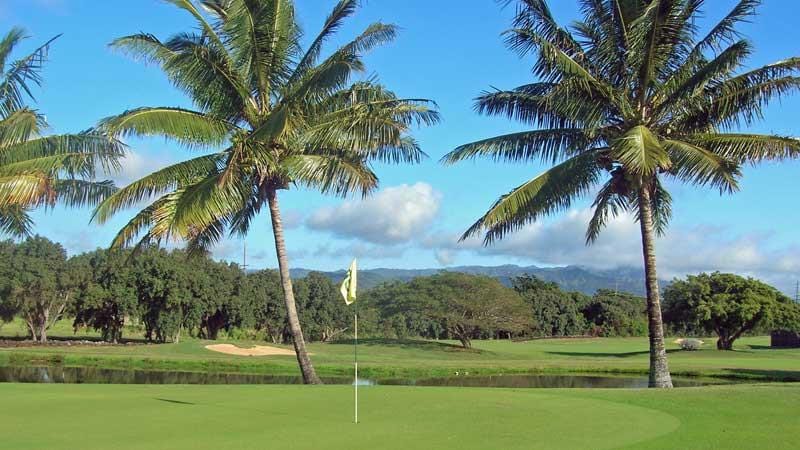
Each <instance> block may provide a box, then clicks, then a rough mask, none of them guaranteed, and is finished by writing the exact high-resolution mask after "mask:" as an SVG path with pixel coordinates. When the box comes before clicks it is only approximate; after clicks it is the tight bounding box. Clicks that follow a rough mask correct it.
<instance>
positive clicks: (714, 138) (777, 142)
mask: <svg viewBox="0 0 800 450" xmlns="http://www.w3.org/2000/svg"><path fill="white" fill-rule="evenodd" d="M693 139H694V142H695V143H696V144H697V145H702V146H705V147H707V148H708V149H709V150H710V151H713V152H714V153H715V154H718V155H720V156H721V157H723V158H729V159H731V160H733V161H737V162H740V163H743V162H750V163H753V164H755V163H758V162H761V161H764V160H782V159H786V158H798V157H800V139H798V138H794V137H788V136H774V135H766V134H747V133H713V134H698V135H695V136H693Z"/></svg>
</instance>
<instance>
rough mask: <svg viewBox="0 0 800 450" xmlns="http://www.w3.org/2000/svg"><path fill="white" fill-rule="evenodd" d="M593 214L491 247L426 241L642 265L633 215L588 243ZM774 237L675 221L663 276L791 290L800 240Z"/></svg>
mask: <svg viewBox="0 0 800 450" xmlns="http://www.w3.org/2000/svg"><path fill="white" fill-rule="evenodd" d="M590 217H591V211H590V210H589V209H583V210H573V211H570V212H568V213H567V214H566V215H564V216H561V217H560V218H559V219H557V220H555V221H553V222H549V223H535V224H531V225H528V226H526V227H524V228H523V229H521V230H519V231H517V232H516V233H512V234H509V235H507V236H506V237H505V238H504V239H503V240H502V241H498V242H496V243H494V244H493V245H492V246H490V247H483V246H481V242H480V238H472V239H469V240H467V241H465V242H461V243H459V242H457V237H458V235H457V234H447V233H439V234H433V235H430V236H428V237H427V238H426V239H424V240H423V241H422V245H423V247H425V248H430V249H432V250H434V256H436V258H437V259H439V258H440V254H441V253H442V252H445V255H446V256H445V260H447V261H451V260H452V259H454V258H455V256H454V255H455V254H457V253H459V252H473V253H476V254H479V255H481V254H482V255H494V256H506V257H510V258H513V259H516V260H519V261H523V262H526V263H534V264H547V265H583V266H588V267H594V268H601V269H609V268H614V267H641V265H642V250H641V236H640V232H639V225H638V223H636V222H635V221H634V220H633V217H632V216H630V215H624V216H620V217H617V218H616V219H613V220H611V221H610V222H609V224H608V226H607V227H606V229H605V230H604V231H603V233H602V234H601V235H600V238H599V239H598V240H597V242H595V243H594V244H593V245H589V246H587V245H585V232H586V227H587V224H588V222H589V219H590ZM771 237H772V236H771V235H770V234H763V233H762V234H748V235H734V234H732V233H731V232H730V231H729V230H728V229H726V228H725V227H719V226H706V225H698V226H692V227H677V226H675V227H672V228H670V229H669V230H668V231H667V234H666V235H665V236H663V237H661V238H659V239H658V240H657V242H656V253H657V256H658V270H659V277H660V278H667V279H669V278H672V277H680V276H684V275H686V274H689V273H697V272H704V271H706V272H707V271H716V270H718V271H723V272H733V273H738V274H742V275H747V276H753V277H757V278H761V279H763V280H765V281H767V282H769V283H772V284H774V285H775V286H776V287H778V288H779V289H782V290H784V291H787V292H788V291H790V290H791V289H793V288H792V286H794V283H795V281H794V280H796V279H797V278H798V277H800V246H798V245H793V246H790V247H789V248H785V247H784V248H775V246H774V245H773V244H772V242H771ZM440 262H441V261H440Z"/></svg>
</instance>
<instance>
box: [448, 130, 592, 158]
mask: <svg viewBox="0 0 800 450" xmlns="http://www.w3.org/2000/svg"><path fill="white" fill-rule="evenodd" d="M594 141H595V139H592V138H590V137H589V136H587V135H586V132H585V131H584V130H582V129H578V128H562V129H543V130H533V131H522V132H519V133H511V134H506V135H502V136H496V137H493V138H489V139H483V140H480V141H476V142H471V143H469V144H464V145H461V146H459V147H456V149H455V150H453V151H452V152H450V153H448V154H446V155H445V156H444V157H443V158H442V161H441V162H442V163H444V164H455V163H457V162H459V161H463V160H466V159H471V158H476V157H489V158H491V159H492V160H493V161H496V162H497V161H505V162H528V161H533V160H541V161H549V162H551V163H555V162H556V161H559V160H563V159H565V158H568V157H570V156H574V155H576V154H578V153H580V152H582V151H584V150H586V149H587V148H588V147H589V146H590V145H592V143H593V142H594Z"/></svg>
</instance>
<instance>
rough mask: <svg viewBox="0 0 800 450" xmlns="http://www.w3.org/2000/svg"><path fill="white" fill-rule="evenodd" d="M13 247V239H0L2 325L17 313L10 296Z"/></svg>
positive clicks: (0, 323) (0, 315) (14, 246)
mask: <svg viewBox="0 0 800 450" xmlns="http://www.w3.org/2000/svg"><path fill="white" fill-rule="evenodd" d="M15 248H16V244H15V243H14V241H11V240H6V241H0V326H2V324H3V322H11V321H12V320H14V316H15V315H16V314H17V310H16V307H15V306H14V305H13V304H12V298H11V292H12V288H13V284H12V282H11V280H12V278H13V276H12V275H13V268H12V266H11V261H13V258H14V249H15Z"/></svg>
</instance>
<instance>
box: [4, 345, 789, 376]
mask: <svg viewBox="0 0 800 450" xmlns="http://www.w3.org/2000/svg"><path fill="white" fill-rule="evenodd" d="M231 342H232V343H234V344H236V345H239V346H243V347H245V346H249V345H255V344H263V343H262V342H247V341H231ZM209 343H211V341H203V340H186V341H183V342H181V343H178V344H159V345H124V346H97V345H77V346H69V347H22V348H4V349H0V364H17V365H41V364H54V363H55V364H65V365H68V366H82V367H99V368H116V369H146V370H184V371H207V372H229V373H260V374H274V375H296V374H297V366H296V361H295V359H294V357H293V356H271V357H248V356H232V355H225V354H221V353H215V352H212V351H210V350H207V349H206V348H205V346H206V345H207V344H209ZM737 344H738V345H737V346H736V350H735V351H728V352H722V351H717V350H716V349H713V342H709V344H707V345H706V347H707V348H705V349H703V350H700V351H694V352H686V351H681V350H680V349H679V348H678V346H677V345H674V344H670V345H669V348H668V351H669V357H670V367H671V369H672V372H673V373H674V374H675V375H683V376H698V377H723V378H735V379H744V380H753V381H800V350H798V349H790V350H777V349H771V348H769V339H768V338H767V337H752V338H744V339H741V340H740V341H739V342H737ZM474 346H475V348H473V349H471V350H464V349H462V348H460V347H458V346H457V345H455V344H454V343H452V342H444V341H421V340H385V339H381V340H365V341H362V342H361V343H360V345H359V362H360V364H359V370H360V371H361V373H362V375H363V376H365V377H374V378H396V377H401V378H408V377H435V376H448V375H452V374H453V373H455V372H459V373H463V372H469V373H470V374H472V375H495V374H518V373H615V374H645V373H647V370H648V344H647V339H646V338H601V339H548V340H535V341H527V342H510V341H476V342H475V343H474ZM287 348H288V347H287ZM309 349H310V351H311V352H312V353H313V360H314V364H315V366H316V367H317V369H318V370H319V372H320V374H321V375H324V376H342V375H349V374H350V373H351V371H352V352H353V348H352V345H350V344H349V343H347V342H342V343H331V344H311V345H309Z"/></svg>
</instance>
